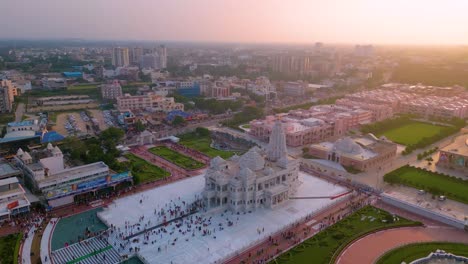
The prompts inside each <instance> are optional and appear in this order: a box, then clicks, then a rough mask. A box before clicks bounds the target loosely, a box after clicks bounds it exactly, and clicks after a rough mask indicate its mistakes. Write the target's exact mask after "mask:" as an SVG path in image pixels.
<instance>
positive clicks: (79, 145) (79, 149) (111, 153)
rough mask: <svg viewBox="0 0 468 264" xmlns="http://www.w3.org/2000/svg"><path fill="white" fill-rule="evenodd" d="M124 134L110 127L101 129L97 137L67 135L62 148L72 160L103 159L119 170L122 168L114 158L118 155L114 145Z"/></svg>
mask: <svg viewBox="0 0 468 264" xmlns="http://www.w3.org/2000/svg"><path fill="white" fill-rule="evenodd" d="M124 135H125V132H124V131H123V130H121V129H118V128H115V127H110V128H108V129H106V130H104V131H102V132H101V134H100V135H99V137H97V138H89V139H86V140H81V139H79V138H77V137H67V138H65V140H64V142H63V145H62V148H63V150H64V151H66V152H68V153H69V154H70V157H71V158H72V159H74V160H81V161H84V162H85V163H93V162H98V161H103V162H104V163H106V164H107V165H108V166H109V167H110V168H112V169H113V170H116V171H121V170H122V169H124V168H121V167H120V164H119V163H118V162H117V160H116V158H117V157H118V156H119V155H120V152H119V151H118V150H117V148H116V146H117V145H118V144H119V143H120V142H121V140H122V139H123V137H124Z"/></svg>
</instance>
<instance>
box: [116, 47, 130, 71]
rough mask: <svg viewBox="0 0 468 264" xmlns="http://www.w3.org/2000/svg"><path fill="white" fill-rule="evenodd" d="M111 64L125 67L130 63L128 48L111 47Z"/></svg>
mask: <svg viewBox="0 0 468 264" xmlns="http://www.w3.org/2000/svg"><path fill="white" fill-rule="evenodd" d="M112 65H113V66H115V67H125V66H128V65H130V56H129V52H128V48H120V47H117V48H113V49H112Z"/></svg>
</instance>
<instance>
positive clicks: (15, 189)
mask: <svg viewBox="0 0 468 264" xmlns="http://www.w3.org/2000/svg"><path fill="white" fill-rule="evenodd" d="M25 193H26V192H25V191H24V189H23V187H22V186H21V185H20V184H19V182H18V179H17V178H16V177H12V178H7V179H3V180H0V223H1V222H2V221H5V220H8V219H10V217H11V216H14V215H17V214H19V213H24V212H29V206H30V205H31V203H30V202H29V200H28V199H27V198H26V195H25Z"/></svg>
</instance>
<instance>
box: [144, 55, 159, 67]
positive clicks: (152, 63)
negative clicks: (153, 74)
mask: <svg viewBox="0 0 468 264" xmlns="http://www.w3.org/2000/svg"><path fill="white" fill-rule="evenodd" d="M140 67H141V68H143V69H160V68H161V61H160V58H159V54H157V53H150V54H145V55H143V56H141V59H140Z"/></svg>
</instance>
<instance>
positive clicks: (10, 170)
mask: <svg viewBox="0 0 468 264" xmlns="http://www.w3.org/2000/svg"><path fill="white" fill-rule="evenodd" d="M17 173H20V174H21V171H20V170H19V169H16V168H15V167H13V166H11V165H10V164H9V163H6V162H5V163H4V162H1V161H0V177H2V176H6V175H10V174H17Z"/></svg>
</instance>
